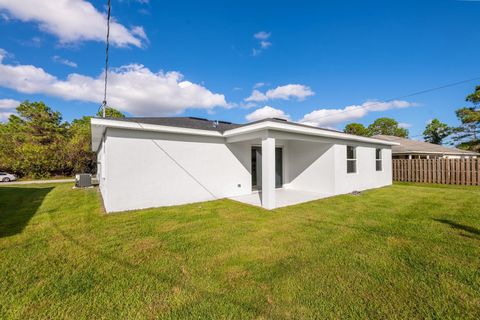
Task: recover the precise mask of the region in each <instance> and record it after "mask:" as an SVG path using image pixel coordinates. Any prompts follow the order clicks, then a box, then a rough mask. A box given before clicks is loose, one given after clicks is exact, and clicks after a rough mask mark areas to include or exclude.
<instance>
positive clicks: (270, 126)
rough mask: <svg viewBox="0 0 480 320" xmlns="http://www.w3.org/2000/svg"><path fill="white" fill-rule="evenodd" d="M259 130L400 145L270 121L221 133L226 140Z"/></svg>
mask: <svg viewBox="0 0 480 320" xmlns="http://www.w3.org/2000/svg"><path fill="white" fill-rule="evenodd" d="M260 130H278V131H284V132H291V133H300V134H306V135H312V136H320V137H326V138H332V139H341V140H351V141H358V142H366V143H374V144H379V145H387V146H398V145H400V144H399V143H397V142H392V141H385V140H380V139H374V138H366V137H360V136H355V135H351V134H347V133H342V132H333V131H328V130H323V129H320V128H309V127H302V126H296V125H292V124H288V123H278V122H272V121H265V122H259V123H255V124H252V125H246V126H243V127H240V128H235V129H231V130H227V131H225V132H224V133H223V136H224V137H227V138H228V137H234V136H237V135H243V134H247V133H251V132H255V131H260Z"/></svg>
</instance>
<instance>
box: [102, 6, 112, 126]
mask: <svg viewBox="0 0 480 320" xmlns="http://www.w3.org/2000/svg"><path fill="white" fill-rule="evenodd" d="M110 11H111V4H110V0H108V13H107V39H106V48H105V85H104V91H103V102H102V117H103V118H105V116H106V114H105V113H106V110H105V109H106V108H107V83H108V49H109V47H110Z"/></svg>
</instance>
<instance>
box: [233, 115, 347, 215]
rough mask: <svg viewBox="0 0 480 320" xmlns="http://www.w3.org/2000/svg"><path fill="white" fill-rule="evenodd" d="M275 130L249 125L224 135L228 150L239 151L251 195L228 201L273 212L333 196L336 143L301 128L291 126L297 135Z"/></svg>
mask: <svg viewBox="0 0 480 320" xmlns="http://www.w3.org/2000/svg"><path fill="white" fill-rule="evenodd" d="M273 125H278V123H273ZM276 129H277V128H276V127H272V128H264V127H263V126H259V127H258V128H256V125H252V128H249V129H248V130H246V129H245V128H243V127H240V128H237V129H232V130H230V131H229V133H225V136H226V138H227V143H228V144H229V148H231V150H232V151H234V150H241V151H240V152H238V154H241V157H242V158H243V164H244V166H245V168H247V170H248V171H249V173H250V175H251V177H252V182H251V193H249V194H243V195H237V196H233V197H229V199H232V200H235V201H239V202H243V203H246V204H250V205H254V206H260V207H263V208H265V209H275V208H279V207H285V206H290V205H295V204H298V203H302V202H307V201H312V200H317V199H321V198H325V197H328V196H331V195H333V194H334V168H335V166H334V159H335V156H334V152H335V149H334V147H333V146H334V143H335V142H338V140H337V141H335V140H334V139H332V138H330V137H320V136H316V135H313V134H311V132H308V131H307V130H311V129H310V128H305V127H302V126H296V127H295V129H296V130H297V131H300V132H281V131H279V130H276ZM329 133H330V132H329ZM245 155H247V156H245Z"/></svg>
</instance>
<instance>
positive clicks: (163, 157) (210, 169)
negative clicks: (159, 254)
mask: <svg viewBox="0 0 480 320" xmlns="http://www.w3.org/2000/svg"><path fill="white" fill-rule="evenodd" d="M106 135H107V142H106V147H107V150H108V156H107V159H106V160H107V162H106V167H107V168H108V170H107V172H106V184H105V185H104V187H103V190H102V194H103V197H104V203H105V207H106V210H107V211H108V212H114V211H124V210H133V209H142V208H150V207H159V206H168V205H177V204H184V203H192V202H199V201H207V200H214V199H216V198H223V197H230V196H236V195H241V194H248V193H250V192H251V177H250V165H249V161H250V157H251V155H250V147H249V145H247V144H243V143H240V144H235V145H227V144H225V143H224V141H225V140H224V139H221V138H214V137H197V136H185V135H178V134H168V133H156V132H147V131H133V130H124V129H112V128H108V130H107V134H106ZM162 149H163V150H165V151H166V152H167V153H168V154H169V156H168V155H167V154H165V152H164V151H162ZM247 163H248V166H246V164H247Z"/></svg>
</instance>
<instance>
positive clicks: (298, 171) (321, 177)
mask: <svg viewBox="0 0 480 320" xmlns="http://www.w3.org/2000/svg"><path fill="white" fill-rule="evenodd" d="M284 158H285V159H284V166H285V172H284V175H285V179H284V182H285V188H287V189H288V188H290V189H298V190H306V191H313V192H320V193H325V194H334V192H335V170H333V168H334V167H335V149H334V146H333V145H332V144H323V143H317V142H306V141H294V140H290V141H288V142H287V143H286V144H285V150H284Z"/></svg>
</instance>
